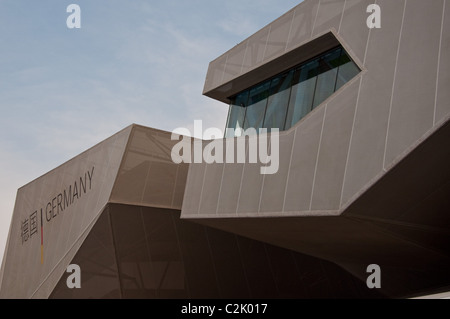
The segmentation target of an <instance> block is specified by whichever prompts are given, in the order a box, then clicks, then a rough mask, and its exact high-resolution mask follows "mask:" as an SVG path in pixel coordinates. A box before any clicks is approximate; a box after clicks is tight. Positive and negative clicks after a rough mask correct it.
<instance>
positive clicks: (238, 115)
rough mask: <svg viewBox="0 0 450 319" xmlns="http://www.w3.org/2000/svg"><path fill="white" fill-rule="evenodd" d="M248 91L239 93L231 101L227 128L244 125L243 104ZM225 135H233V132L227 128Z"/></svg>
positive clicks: (245, 102) (244, 104)
mask: <svg viewBox="0 0 450 319" xmlns="http://www.w3.org/2000/svg"><path fill="white" fill-rule="evenodd" d="M248 95H249V91H245V92H243V93H240V94H239V95H237V96H236V98H234V99H233V100H232V101H231V105H230V114H229V115H228V123H227V128H231V129H233V130H236V129H238V128H243V127H244V117H245V106H246V105H247V101H248ZM225 134H226V135H225V137H234V132H233V131H230V130H228V131H227V132H225Z"/></svg>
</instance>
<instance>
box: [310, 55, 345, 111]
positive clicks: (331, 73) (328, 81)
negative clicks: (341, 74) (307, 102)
mask: <svg viewBox="0 0 450 319" xmlns="http://www.w3.org/2000/svg"><path fill="white" fill-rule="evenodd" d="M340 56H341V50H340V49H337V50H333V51H331V52H329V53H327V54H325V55H324V56H323V57H322V58H320V60H319V75H318V77H317V85H316V93H315V96H314V103H313V108H314V107H316V106H318V105H319V104H320V103H322V102H323V101H325V100H326V99H327V98H328V97H330V96H331V95H332V94H333V93H334V89H335V87H336V78H337V70H338V66H339V61H340Z"/></svg>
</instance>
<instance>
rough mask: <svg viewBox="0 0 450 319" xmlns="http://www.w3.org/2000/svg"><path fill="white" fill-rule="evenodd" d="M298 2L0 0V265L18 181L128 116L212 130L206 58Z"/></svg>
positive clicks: (223, 113) (215, 108) (216, 106)
mask: <svg viewBox="0 0 450 319" xmlns="http://www.w3.org/2000/svg"><path fill="white" fill-rule="evenodd" d="M300 2H301V0H226V1H223V0H222V1H219V0H189V1H187V0H184V1H183V0H164V1H157V0H132V1H129V0H95V1H92V0H70V1H65V0H39V1H30V0H0V111H1V113H0V114H1V115H0V264H1V258H3V254H4V249H5V245H6V241H7V236H8V231H9V226H10V223H11V216H12V212H13V210H14V203H15V197H16V193H17V189H18V188H20V187H21V186H23V185H25V184H27V183H28V182H30V181H32V180H34V179H36V178H38V177H39V176H41V175H43V174H44V173H46V172H48V171H50V170H52V169H53V168H55V167H57V166H59V165H60V164H62V163H64V162H66V161H67V160H69V159H71V158H73V157H75V156H77V155H78V154H80V153H81V152H83V151H85V150H86V149H88V148H90V147H92V146H94V145H95V144H97V143H99V142H101V141H102V140H104V139H106V138H108V137H109V136H111V135H113V134H114V133H116V132H118V131H120V130H121V129H123V128H125V127H127V126H129V125H130V124H133V123H136V124H140V125H144V126H149V127H154V128H158V129H162V130H166V131H169V132H171V131H173V130H174V129H176V128H179V127H186V128H190V127H193V124H194V120H203V128H208V127H218V128H220V129H223V128H224V127H225V121H226V117H227V112H228V106H227V105H225V104H223V103H220V102H217V101H215V100H212V99H210V98H207V97H205V96H202V91H203V85H204V81H205V77H206V72H207V69H208V64H209V62H210V61H212V60H214V59H215V58H217V57H218V56H220V55H221V54H223V53H224V52H226V51H227V50H229V49H231V48H232V47H233V46H235V45H236V44H238V43H240V42H241V41H243V40H245V39H246V38H247V37H249V36H250V35H252V34H253V33H255V32H256V31H258V30H259V29H261V28H262V27H264V26H265V25H267V24H268V23H270V22H271V21H273V20H275V19H276V18H278V17H279V16H281V15H282V14H283V13H285V12H286V11H288V10H290V9H291V8H293V7H294V6H296V5H297V4H298V3H300ZM72 3H73V4H77V5H79V6H80V8H81V28H80V29H69V28H68V27H67V24H66V20H67V18H68V17H69V15H70V13H67V12H66V9H67V7H68V6H69V5H70V4H72Z"/></svg>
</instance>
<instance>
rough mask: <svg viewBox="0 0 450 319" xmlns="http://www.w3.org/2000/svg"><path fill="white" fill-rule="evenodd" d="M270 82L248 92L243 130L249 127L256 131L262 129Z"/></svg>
mask: <svg viewBox="0 0 450 319" xmlns="http://www.w3.org/2000/svg"><path fill="white" fill-rule="evenodd" d="M269 88H270V81H266V82H264V83H262V84H260V85H258V86H255V87H254V88H252V89H251V90H250V96H249V99H248V104H249V105H248V106H247V110H246V115H245V121H244V129H248V128H250V127H253V128H255V129H256V130H258V129H260V128H262V126H263V121H264V114H265V111H266V106H267V98H268V97H269Z"/></svg>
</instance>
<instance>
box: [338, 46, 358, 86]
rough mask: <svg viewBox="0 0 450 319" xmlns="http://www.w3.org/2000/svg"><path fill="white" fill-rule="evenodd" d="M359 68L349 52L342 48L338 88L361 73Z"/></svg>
mask: <svg viewBox="0 0 450 319" xmlns="http://www.w3.org/2000/svg"><path fill="white" fill-rule="evenodd" d="M359 71H360V70H359V68H358V66H357V65H356V64H355V62H353V61H352V60H351V59H350V57H349V56H348V54H347V52H345V51H344V50H342V54H341V59H340V66H339V70H338V76H337V82H336V90H339V89H340V88H341V87H342V86H343V85H344V84H345V83H347V82H348V81H350V80H351V79H352V78H354V77H355V76H356V75H357V74H358V73H359Z"/></svg>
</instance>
